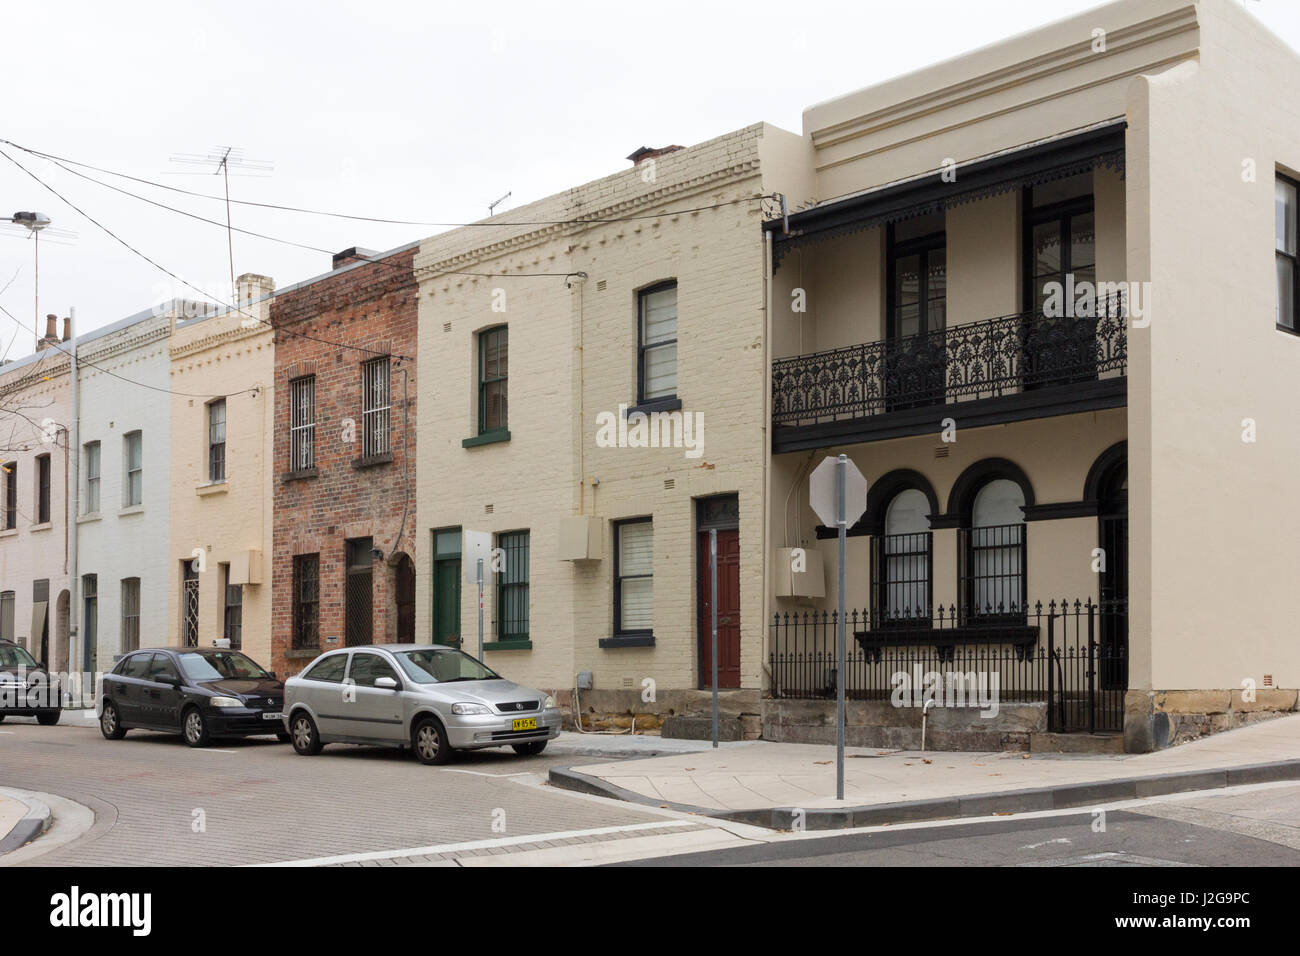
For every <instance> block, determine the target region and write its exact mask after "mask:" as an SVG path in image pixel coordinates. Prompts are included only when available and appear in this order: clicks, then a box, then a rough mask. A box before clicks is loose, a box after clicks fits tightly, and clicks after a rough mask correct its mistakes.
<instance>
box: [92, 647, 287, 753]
mask: <svg viewBox="0 0 1300 956" xmlns="http://www.w3.org/2000/svg"><path fill="white" fill-rule="evenodd" d="M283 705H284V684H283V683H282V682H281V681H278V680H276V678H275V674H273V673H271V672H270V671H267V670H264V669H263V668H262V667H261V666H260V665H259V664H257V663H256V662H255V661H254V660H253V659H252V658H250V657H247V656H245V655H244V654H241V653H240V652H239V651H232V650H225V649H223V648H216V647H205V648H198V647H183V648H178V647H159V648H155V649H153V650H147V651H132V652H131V653H130V654H128V655H127V656H125V657H123V658H122V659H121V660H120V661H118V662H117V666H116V667H114V668H113V670H112V673H109V674H105V675H104V687H103V691H102V692H101V694H100V711H99V729H100V731H101V732H103V734H104V736H105V737H107V738H108V739H109V740H121V739H122V738H123V737H125V736H126V732H127V731H128V730H130V729H131V728H133V727H140V728H143V729H145V730H161V731H164V732H167V731H170V732H172V733H178V734H180V735H181V736H182V737H184V738H185V742H186V743H187V744H189V745H190V746H191V747H205V746H207V744H208V743H209V741H211V740H213V739H215V738H218V737H250V736H255V735H259V734H275V736H276V737H278V738H279V739H280V740H281V741H287V740H288V739H289V735H288V734H287V733H285V732H284V729H283V727H282V725H281V720H280V711H281V708H282V707H283Z"/></svg>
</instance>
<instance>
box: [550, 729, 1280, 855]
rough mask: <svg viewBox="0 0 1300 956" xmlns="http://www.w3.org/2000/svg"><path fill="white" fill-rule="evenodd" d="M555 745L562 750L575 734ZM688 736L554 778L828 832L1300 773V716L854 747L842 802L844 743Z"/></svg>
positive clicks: (571, 786)
mask: <svg viewBox="0 0 1300 956" xmlns="http://www.w3.org/2000/svg"><path fill="white" fill-rule="evenodd" d="M564 736H565V737H572V736H576V735H567V734H566V735H564ZM606 739H609V738H606ZM641 739H642V740H643V741H646V742H647V743H643V744H639V745H638V746H642V747H645V748H646V749H647V750H649V749H651V744H649V743H648V742H649V741H652V740H653V739H654V738H650V737H644V738H641ZM555 743H556V744H560V746H555V750H556V752H557V753H560V752H564V750H565V749H566V748H565V746H564V745H565V744H568V743H569V741H568V740H565V741H564V742H563V744H562V743H561V741H556V742H555ZM686 743H689V744H690V745H692V746H691V750H690V751H688V752H684V753H683V752H677V753H671V752H669V753H661V754H660V755H658V756H653V757H649V756H647V757H638V756H637V755H636V754H632V753H623V752H620V753H619V754H618V756H619V757H621V758H623V759H617V760H609V761H602V762H595V763H577V762H575V764H574V765H571V766H568V767H555V768H552V769H551V771H550V783H551V785H552V786H556V787H561V788H563V789H568V790H575V791H579V792H583V793H592V794H599V795H601V796H607V797H615V798H618V799H621V800H627V801H630V802H633V803H640V804H647V805H652V806H659V807H667V808H669V809H673V810H680V811H685V812H690V813H698V814H702V815H706V816H710V817H718V818H723V819H729V820H735V821H737V822H741V823H749V824H755V825H758V826H764V827H771V828H774V829H779V830H789V829H797V828H804V829H809V830H818V829H838V828H847V827H856V826H876V825H881V824H888V823H901V822H906V821H917V820H941V819H949V818H953V817H967V816H987V815H990V814H999V813H1023V812H1028V811H1034V810H1053V809H1062V808H1065V807H1082V806H1088V805H1095V804H1100V803H1109V802H1114V801H1119V800H1128V799H1138V798H1142V797H1150V796H1159V795H1161V794H1167V793H1179V792H1183V791H1188V790H1209V789H1214V788H1218V787H1228V786H1237V785H1241V784H1252V783H1267V782H1271V781H1276V780H1294V779H1300V714H1298V715H1294V716H1289V717H1282V718H1279V719H1277V720H1271V721H1266V722H1264V723H1259V724H1255V725H1253V726H1250V727H1243V728H1240V729H1238V730H1231V731H1226V732H1224V733H1221V734H1216V735H1214V736H1211V737H1206V738H1204V739H1202V740H1197V741H1193V742H1191V743H1187V744H1183V745H1181V746H1179V747H1174V748H1171V749H1168V750H1162V751H1159V752H1157V753H1150V754H1122V755H1084V754H1021V753H968V752H962V753H954V752H933V751H932V752H927V753H920V752H918V751H898V750H884V749H874V748H862V747H850V748H848V749H847V750H846V759H845V784H844V792H845V799H844V800H843V801H840V800H836V799H835V748H834V747H828V746H821V745H810V744H778V743H770V742H767V741H746V742H743V743H730V744H723V745H722V746H721V747H720V748H719V749H717V750H714V749H713V748H712V747H711V746H710V745H709V744H708V743H707V742H705V743H704V744H703V747H700V742H699V741H689V742H687V741H664V742H663V745H661V746H663V747H664V748H665V749H667V748H670V747H673V746H676V745H679V744H686ZM553 746H554V745H553ZM629 746H630V745H629ZM611 749H612V744H611ZM609 755H610V756H614V754H613V753H610V754H609Z"/></svg>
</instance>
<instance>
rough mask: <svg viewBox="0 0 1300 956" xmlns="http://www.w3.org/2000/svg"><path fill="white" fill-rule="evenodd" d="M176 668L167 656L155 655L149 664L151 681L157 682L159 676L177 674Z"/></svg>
mask: <svg viewBox="0 0 1300 956" xmlns="http://www.w3.org/2000/svg"><path fill="white" fill-rule="evenodd" d="M175 673H176V668H175V667H174V666H173V665H172V659H171V658H170V657H168V656H167V655H166V654H155V655H154V656H153V660H152V661H150V662H149V677H148V679H149V680H152V681H156V680H157V679H158V675H159V674H175Z"/></svg>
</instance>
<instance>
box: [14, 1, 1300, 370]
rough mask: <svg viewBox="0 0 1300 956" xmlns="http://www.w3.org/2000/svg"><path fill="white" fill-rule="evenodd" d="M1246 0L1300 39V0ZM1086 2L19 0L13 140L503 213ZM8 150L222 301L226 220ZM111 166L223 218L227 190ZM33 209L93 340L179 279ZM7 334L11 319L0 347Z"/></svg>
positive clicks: (282, 191)
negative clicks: (196, 157)
mask: <svg viewBox="0 0 1300 956" xmlns="http://www.w3.org/2000/svg"><path fill="white" fill-rule="evenodd" d="M1237 2H1242V3H1243V4H1244V5H1245V6H1246V7H1247V8H1248V9H1249V10H1250V11H1251V12H1252V13H1254V14H1255V15H1256V16H1257V17H1259V18H1260V19H1262V20H1263V21H1264V22H1265V23H1267V24H1268V25H1269V26H1270V27H1271V28H1272V29H1273V30H1274V31H1275V32H1277V33H1278V34H1279V35H1280V36H1282V37H1283V38H1284V39H1285V40H1286V41H1287V42H1288V43H1290V44H1291V45H1292V46H1293V47H1300V3H1297V2H1296V0H1237ZM1097 5H1098V4H1097V3H1096V2H1094V0H978V2H975V0H907V2H901V3H900V2H897V0H865V2H864V0H857V2H846V3H828V2H822V0H800V2H798V3H790V2H788V0H786V2H770V0H745V2H742V3H725V4H724V3H707V2H699V0H693V2H676V0H654V2H644V3H643V2H638V0H631V2H614V0H604V2H598V3H574V2H564V0H561V2H559V3H541V2H536V0H532V2H527V3H517V4H515V3H512V4H492V3H475V4H457V5H456V10H455V11H454V12H452V11H448V10H445V9H443V6H444V5H443V4H441V3H438V2H433V3H430V2H427V0H426V2H389V0H367V2H364V3H347V4H342V3H335V2H330V0H326V2H323V3H296V2H295V3H288V2H279V0H276V2H267V0H261V2H256V3H253V2H244V0H224V2H222V3H204V4H190V3H185V2H180V0H168V2H159V3H137V2H130V0H128V2H119V3H105V2H103V0H95V2H86V3H81V2H60V0H13V2H10V3H7V4H6V6H5V21H6V22H5V31H4V34H5V55H4V57H3V58H2V59H0V81H2V82H3V87H2V88H3V89H4V90H5V96H4V109H3V112H0V138H3V139H7V140H11V141H13V142H15V143H19V144H22V145H23V146H27V147H31V148H34V149H38V150H41V151H44V152H48V153H54V154H58V155H61V156H65V157H68V158H70V159H74V160H78V161H80V162H85V163H90V164H93V165H96V166H101V167H105V168H108V169H112V170H117V171H121V172H126V173H130V174H132V175H135V176H139V177H141V178H143V179H149V180H154V181H159V182H163V183H166V184H168V185H173V186H177V187H181V188H187V189H193V190H196V191H200V192H205V193H212V194H219V193H220V191H221V180H220V178H219V177H215V176H213V175H212V174H210V173H195V172H194V167H192V166H183V165H179V164H177V163H174V162H172V161H171V157H173V156H174V155H176V154H180V153H188V154H206V153H207V152H208V151H209V150H210V149H211V148H213V147H215V146H223V145H234V146H238V147H242V148H243V150H244V155H245V157H246V158H248V159H250V160H265V161H269V162H271V163H273V164H274V170H273V172H272V173H271V174H270V175H269V176H240V177H234V178H232V179H231V190H232V195H233V196H235V197H236V198H242V199H247V200H255V201H259V202H273V203H281V204H287V205H295V206H305V207H310V208H316V209H325V210H330V211H339V212H347V213H355V214H360V215H368V216H379V217H387V218H396V219H415V220H425V221H448V222H463V221H472V220H475V219H480V218H482V217H483V216H485V215H486V214H487V207H488V204H489V203H490V202H492V201H493V200H495V199H497V198H498V197H500V196H502V195H503V194H505V193H507V192H510V193H512V196H511V198H510V199H509V200H507V201H506V202H505V203H503V204H502V205H501V206H500V207H498V210H499V211H501V210H508V209H510V208H511V207H513V206H516V205H520V204H523V203H526V202H530V201H532V200H534V199H539V198H541V197H543V196H547V195H550V194H551V193H554V192H558V191H560V190H563V189H566V188H568V187H571V186H575V185H578V184H581V183H584V182H587V181H589V180H591V179H595V178H597V177H600V176H604V175H608V174H609V173H612V172H617V171H618V170H620V169H624V168H627V166H628V163H627V161H626V160H625V159H624V157H625V156H626V155H627V154H628V153H630V152H632V151H633V150H634V149H636V148H637V147H639V146H642V145H649V146H661V145H666V144H668V143H680V144H682V145H690V144H693V143H697V142H700V141H701V140H705V139H708V138H710V137H713V136H717V135H719V134H722V133H725V132H728V131H730V130H734V129H737V128H739V127H742V126H745V125H747V124H749V123H753V122H756V121H759V120H766V121H768V122H770V123H774V124H776V125H777V126H781V127H784V128H785V129H789V130H792V131H796V132H799V131H801V112H802V110H803V109H804V108H805V107H806V106H809V105H811V104H813V103H816V102H819V101H821V100H824V99H827V98H830V97H833V96H837V95H840V94H842V93H846V92H848V91H851V90H854V89H858V88H860V87H863V86H867V85H870V84H872V83H876V82H878V81H880V80H884V79H887V78H889V77H891V76H895V75H898V74H900V73H904V72H908V71H910V70H914V69H918V68H921V67H924V66H926V65H927V64H930V63H933V62H935V61H937V60H940V59H943V58H946V57H949V56H953V55H956V54H958V53H961V52H963V51H966V50H970V49H973V48H975V47H979V46H983V45H985V44H987V43H991V42H995V41H997V40H999V39H1001V38H1003V37H1006V36H1008V35H1010V34H1013V33H1018V32H1021V31H1024V30H1027V29H1031V28H1033V27H1035V26H1038V25H1041V24H1043V23H1046V22H1049V21H1051V20H1056V19H1059V18H1061V17H1064V16H1068V15H1071V14H1073V13H1077V12H1079V11H1081V10H1086V9H1088V8H1090V7H1094V6H1097ZM795 22H797V23H798V24H806V25H810V26H790V24H792V23H795ZM811 25H815V26H811ZM4 148H5V150H6V152H8V153H9V154H10V155H12V156H13V157H14V158H15V159H17V160H18V161H19V162H21V163H22V164H23V165H24V166H27V167H28V169H30V170H31V171H32V172H34V173H36V174H37V175H38V176H40V177H41V178H42V179H43V180H45V181H46V182H48V183H50V184H51V185H52V186H54V187H55V188H56V189H57V190H58V191H59V192H60V193H62V194H64V195H65V196H66V197H67V198H68V199H70V200H71V201H72V202H73V203H75V204H76V205H77V206H79V207H81V209H82V210H84V211H85V212H86V213H87V214H89V215H90V216H92V217H94V218H95V219H97V220H98V221H99V222H101V223H102V224H103V225H105V226H107V227H108V228H109V229H112V230H113V231H114V232H116V233H117V234H118V235H119V236H121V237H122V238H123V239H124V240H126V241H127V242H129V243H131V244H132V245H133V246H135V247H136V248H137V249H138V250H140V252H142V253H144V254H145V255H147V256H149V257H151V258H153V259H155V260H156V261H157V262H158V263H160V264H161V265H162V266H165V267H166V268H168V269H170V270H172V271H173V272H176V273H177V274H179V275H181V276H183V277H184V278H185V279H187V280H189V281H190V282H193V283H194V284H195V285H197V286H199V287H200V288H202V289H212V290H213V291H214V294H216V295H224V294H225V292H226V290H227V289H228V287H229V264H228V260H227V248H226V234H225V230H224V229H223V228H217V227H214V226H211V225H208V224H205V223H202V222H196V221H194V220H189V219H185V218H182V217H180V216H177V215H176V214H174V213H170V212H166V211H164V210H160V209H156V208H154V207H150V206H148V205H145V204H143V203H140V202H138V201H137V200H135V199H131V198H128V197H125V196H120V195H117V194H114V193H112V192H110V191H108V190H106V189H104V188H103V187H101V186H98V185H96V184H94V183H90V182H86V181H84V180H80V179H77V178H76V177H75V176H72V175H69V174H68V173H66V172H63V171H61V170H58V169H57V168H55V167H53V166H52V165H50V164H49V163H48V162H47V161H45V160H41V159H37V158H33V157H31V156H29V155H27V154H24V153H21V152H17V151H15V150H13V149H12V148H10V147H4ZM110 181H113V182H115V183H117V184H118V185H120V186H124V187H126V188H129V189H131V190H132V191H138V192H141V193H142V194H145V195H148V196H150V197H151V198H155V199H157V200H159V201H162V202H167V203H169V204H171V205H176V206H180V207H182V208H185V209H187V210H189V211H191V212H194V213H197V214H200V215H204V216H207V217H208V218H212V219H219V220H220V219H224V206H223V205H222V204H220V203H219V202H212V201H209V200H206V199H202V198H193V197H181V196H175V195H170V196H169V195H168V194H166V193H163V192H160V191H158V190H154V189H151V188H150V187H147V186H135V185H132V184H130V183H123V182H121V181H117V180H110ZM33 209H34V210H38V211H40V212H43V213H46V214H47V215H49V216H50V217H51V219H52V220H53V224H54V226H56V227H59V228H61V229H66V230H70V231H72V232H75V234H76V235H75V237H73V238H71V239H70V240H66V241H69V243H70V244H55V243H54V241H53V237H51V241H50V242H45V241H42V243H41V255H40V315H41V316H44V315H45V314H46V313H47V312H57V313H59V314H60V315H64V314H66V312H67V310H68V307H69V306H75V307H76V309H77V316H78V323H79V326H80V328H81V330H82V331H89V330H91V329H94V328H98V327H100V326H102V325H106V324H108V323H110V322H114V321H116V320H118V319H120V318H123V317H125V316H127V315H130V314H132V313H135V312H139V311H141V310H143V309H147V308H149V307H151V306H152V305H153V304H154V303H155V302H156V301H159V300H161V299H163V298H166V297H167V293H168V290H169V289H171V288H173V287H174V286H175V283H173V282H172V280H169V279H168V278H167V276H166V275H164V274H163V273H160V272H158V271H157V270H156V269H154V268H153V267H152V266H150V265H148V264H147V263H146V262H144V261H143V260H141V259H140V258H138V257H136V256H135V255H133V254H132V253H131V252H129V251H128V250H127V249H125V248H123V247H122V246H121V245H119V244H118V243H117V242H115V241H114V240H113V239H111V238H109V237H108V236H107V235H106V234H105V233H104V232H102V231H101V230H100V229H99V228H98V227H97V226H95V225H93V224H91V223H90V222H88V221H87V220H86V219H84V218H82V216H81V215H79V214H78V213H77V212H75V211H73V210H72V209H70V208H69V207H68V206H66V205H65V204H64V203H63V202H62V201H61V200H60V199H58V198H56V197H55V196H53V195H51V194H50V193H49V192H47V191H46V190H45V189H44V188H43V187H42V186H40V185H39V184H38V183H37V182H36V181H34V180H33V179H31V178H29V177H28V176H27V175H26V174H25V173H23V172H22V171H20V170H19V169H18V168H17V167H15V166H14V165H13V164H12V163H10V162H9V161H7V160H5V159H3V158H0V211H2V214H3V215H9V214H10V212H11V211H16V210H33ZM235 224H236V225H237V226H243V227H244V228H247V229H251V230H255V231H259V232H264V233H267V234H269V235H273V236H276V237H279V238H283V239H290V240H293V241H296V242H300V243H303V244H305V245H308V246H313V247H319V248H322V249H328V250H341V249H344V248H347V247H348V246H353V245H359V246H365V247H369V248H372V249H379V250H383V249H389V248H392V247H394V246H398V245H401V244H403V243H406V242H411V241H413V240H417V239H420V238H423V237H424V236H425V235H428V234H430V233H432V232H434V231H436V230H433V229H426V228H421V227H412V226H384V225H377V224H370V223H359V222H347V221H342V220H338V219H330V218H322V217H314V216H305V215H301V214H297V213H277V212H272V211H267V210H256V209H249V208H247V207H242V208H241V207H235ZM0 231H6V230H3V229H0ZM234 257H235V271H236V274H238V273H243V272H260V273H263V274H266V275H270V276H272V277H274V279H275V281H276V284H277V286H284V285H289V284H291V283H293V282H297V281H300V280H302V279H306V278H310V277H312V276H315V275H319V274H320V273H322V272H325V271H328V269H329V266H330V263H329V258H328V256H327V255H326V254H324V253H319V252H311V251H307V250H303V249H296V248H293V247H291V246H287V245H283V244H280V243H277V242H270V241H265V240H262V239H254V238H251V237H246V236H245V237H241V236H239V235H238V234H236V236H235V243H234ZM33 272H34V270H33V255H32V243H31V242H30V241H29V240H27V239H24V238H21V237H13V236H11V235H10V236H5V237H2V238H0V288H3V289H4V291H3V292H0V305H3V306H4V307H5V308H6V309H8V311H9V312H11V313H13V315H15V316H16V317H17V318H18V319H19V320H20V321H21V322H23V323H25V324H26V326H27V328H26V329H24V330H23V331H21V332H19V334H18V338H17V341H16V342H14V344H13V347H12V349H11V351H10V352H9V357H10V358H19V357H21V356H23V355H27V354H30V353H31V351H32V350H33V346H34V335H33V334H32V332H31V326H32V325H34V324H36V319H35V314H34V312H33V306H34V303H33V292H34V281H33V280H34V274H33ZM6 283H8V287H7V288H4V287H5V285H6ZM180 292H181V293H182V294H184V293H185V290H184V289H181V290H180ZM40 327H41V329H42V331H43V328H44V324H43V321H42V322H41V324H40ZM14 332H15V326H14V323H13V321H12V320H11V319H9V318H8V317H7V316H5V315H3V314H2V313H0V352H2V351H3V348H4V346H6V345H8V343H9V339H10V337H11V336H12V335H13V334H14Z"/></svg>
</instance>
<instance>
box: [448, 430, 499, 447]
mask: <svg viewBox="0 0 1300 956" xmlns="http://www.w3.org/2000/svg"><path fill="white" fill-rule="evenodd" d="M509 440H510V429H508V428H497V429H494V430H492V431H490V432H484V433H483V434H481V435H475V436H474V437H473V438H465V439H462V440H461V443H460V447H461V448H477V447H478V446H479V445H495V444H496V443H497V442H499V441H509Z"/></svg>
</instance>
